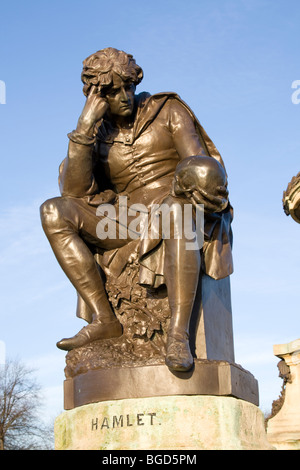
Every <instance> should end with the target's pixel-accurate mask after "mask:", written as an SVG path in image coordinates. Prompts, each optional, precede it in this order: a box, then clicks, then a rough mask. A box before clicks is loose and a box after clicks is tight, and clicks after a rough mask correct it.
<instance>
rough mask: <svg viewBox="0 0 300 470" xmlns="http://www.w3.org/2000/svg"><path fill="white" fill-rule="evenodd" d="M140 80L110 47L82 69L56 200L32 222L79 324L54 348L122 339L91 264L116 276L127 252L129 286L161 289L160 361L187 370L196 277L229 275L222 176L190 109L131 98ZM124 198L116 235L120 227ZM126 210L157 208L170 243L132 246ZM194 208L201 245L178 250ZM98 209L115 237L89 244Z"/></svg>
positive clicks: (174, 99)
mask: <svg viewBox="0 0 300 470" xmlns="http://www.w3.org/2000/svg"><path fill="white" fill-rule="evenodd" d="M142 78H143V71H142V69H141V68H140V67H139V66H138V65H137V64H136V62H135V60H134V59H133V57H132V56H131V55H130V54H126V53H125V52H123V51H119V50H116V49H114V48H106V49H103V50H100V51H98V52H96V53H95V54H92V55H91V56H89V57H88V58H87V59H86V60H85V61H84V62H83V71H82V81H83V83H84V87H83V92H84V94H85V96H86V103H85V106H84V109H83V111H82V113H81V116H80V117H79V120H78V124H77V128H76V130H74V131H73V132H71V133H70V134H69V135H68V137H69V148H68V155H67V158H66V159H65V160H64V161H63V163H62V164H61V166H60V171H59V185H60V190H61V197H57V198H53V199H50V200H48V201H46V202H45V203H44V204H43V205H42V206H41V219H42V225H43V228H44V231H45V233H46V235H47V237H48V240H49V242H50V244H51V247H52V249H53V251H54V254H55V256H56V258H57V260H58V262H59V264H60V266H61V267H62V269H63V270H64V272H65V274H66V275H67V276H68V278H69V279H70V281H71V282H72V284H73V285H74V287H75V289H76V290H77V293H78V296H79V304H78V305H79V306H78V309H79V312H78V316H80V317H81V318H84V319H85V320H87V321H88V325H87V326H85V327H83V328H82V329H81V330H80V331H79V333H78V334H76V335H75V336H74V337H71V338H67V339H62V340H61V341H59V342H58V343H57V346H58V347H59V348H60V349H63V350H67V351H71V350H75V349H76V348H81V347H84V346H86V345H88V344H90V343H91V342H93V341H99V340H101V341H103V340H106V339H111V338H119V337H120V336H121V335H122V325H121V324H120V322H119V320H118V319H117V318H116V315H115V312H114V308H113V307H112V304H111V302H110V301H109V299H108V296H107V292H106V290H105V279H104V276H103V270H102V269H101V262H102V261H103V260H104V259H105V262H106V263H107V260H108V259H109V261H108V262H109V263H115V266H117V268H118V266H119V267H120V269H119V272H121V270H122V268H121V264H120V263H121V262H119V261H116V260H118V256H117V255H116V253H118V252H121V250H123V251H124V247H125V246H126V247H128V249H127V251H126V249H125V253H126V256H127V260H128V259H129V257H130V254H129V253H130V250H131V251H132V252H133V251H134V250H135V252H136V253H137V256H138V265H139V283H140V284H141V285H147V286H152V287H155V288H157V287H158V286H159V285H162V284H164V285H166V287H167V295H168V302H169V307H170V312H171V318H170V324H169V327H168V339H167V345H166V357H165V362H166V364H167V365H168V367H169V368H170V369H171V370H173V371H188V370H190V369H191V367H192V365H193V357H192V355H191V351H190V345H189V325H190V318H191V312H192V308H193V303H194V298H195V293H196V289H197V285H198V280H199V276H200V273H201V271H202V272H204V273H206V274H208V275H209V276H211V277H212V278H214V279H221V278H224V277H226V276H228V275H230V274H231V273H232V257H231V241H232V238H231V237H232V235H231V221H232V208H231V206H230V203H229V202H228V191H227V175H226V170H225V167H224V164H223V161H222V159H221V157H220V155H219V153H218V151H217V150H216V148H215V146H214V144H213V143H212V141H211V140H210V139H209V137H208V136H207V134H206V132H205V131H204V129H203V128H202V126H201V125H200V123H199V122H198V120H197V118H196V117H195V115H194V114H193V112H192V111H191V109H190V108H189V107H188V106H187V105H186V104H185V103H184V102H183V101H182V100H181V99H180V98H179V96H178V95H176V94H175V93H158V94H154V95H152V96H151V95H150V94H149V93H146V92H142V93H140V94H136V93H135V90H136V86H137V85H138V84H139V83H140V82H141V80H142ZM124 198H126V201H127V202H128V208H127V209H128V212H127V214H126V220H127V226H126V227H124V224H123V223H121V222H120V221H121V214H122V210H123V206H122V202H123V200H124ZM136 204H142V205H143V207H146V208H147V210H150V208H151V206H153V205H154V204H157V205H160V204H166V205H167V206H168V207H169V208H170V210H171V214H172V217H171V227H170V236H168V237H166V236H164V233H162V232H160V235H159V236H158V237H157V236H156V237H152V238H151V236H150V237H149V236H148V237H143V236H141V232H138V231H137V236H136V237H135V239H134V240H133V237H132V236H131V235H130V233H129V231H128V230H127V229H128V226H129V225H130V221H131V220H132V219H133V216H132V215H130V208H132V207H135V205H136ZM197 204H198V205H199V204H203V205H204V213H205V225H204V244H203V247H199V249H198V250H197V249H194V250H187V249H186V242H187V241H188V240H187V239H186V237H185V235H184V234H183V236H182V237H181V238H178V237H175V236H174V233H175V232H176V226H177V225H178V224H179V223H181V218H180V217H181V215H182V210H183V208H184V206H185V205H190V206H191V205H192V206H193V208H194V209H195V207H196V206H197ZM101 207H104V208H105V207H106V208H108V212H109V207H112V208H113V209H114V210H115V214H116V217H115V218H114V220H113V222H114V223H115V226H116V233H115V235H116V236H115V237H106V238H105V236H104V237H101V236H99V231H97V227H99V225H98V224H99V221H101V220H102V221H103V220H104V219H105V217H106V215H107V214H106V213H105V211H102V212H101ZM179 221H180V222H179ZM96 256H98V260H99V259H100V261H99V263H98V262H97V263H96V261H95V257H96ZM123 257H124V255H123ZM101 260H102V261H101ZM111 260H112V261H111ZM104 264H105V263H104ZM117 271H118V269H117ZM152 314H153V315H155V312H154V313H153V312H152Z"/></svg>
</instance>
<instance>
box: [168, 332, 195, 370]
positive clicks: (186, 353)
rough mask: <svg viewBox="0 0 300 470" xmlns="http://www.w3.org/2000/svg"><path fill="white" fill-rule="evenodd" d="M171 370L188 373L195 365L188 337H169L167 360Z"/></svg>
mask: <svg viewBox="0 0 300 470" xmlns="http://www.w3.org/2000/svg"><path fill="white" fill-rule="evenodd" d="M165 362H166V365H167V366H168V367H169V369H171V370H173V371H177V372H187V371H189V370H190V369H191V368H192V367H193V364H194V359H193V356H192V354H191V351H190V345H189V340H188V337H187V335H184V336H182V335H176V337H175V336H169V337H168V341H167V354H166V358H165Z"/></svg>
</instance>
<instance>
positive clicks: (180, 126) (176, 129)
mask: <svg viewBox="0 0 300 470" xmlns="http://www.w3.org/2000/svg"><path fill="white" fill-rule="evenodd" d="M169 111H170V112H169V128H170V131H171V133H172V137H173V141H174V145H175V148H176V150H177V153H178V155H179V157H180V159H181V160H182V159H183V158H187V157H190V156H193V155H203V156H204V155H206V156H207V155H208V153H207V151H206V149H205V148H204V146H203V145H202V142H201V140H200V138H199V134H198V132H197V130H196V127H195V121H194V119H193V117H192V115H191V113H190V112H189V111H188V110H187V109H186V108H185V106H184V105H183V104H182V103H181V102H180V101H179V100H177V99H171V100H170V102H169Z"/></svg>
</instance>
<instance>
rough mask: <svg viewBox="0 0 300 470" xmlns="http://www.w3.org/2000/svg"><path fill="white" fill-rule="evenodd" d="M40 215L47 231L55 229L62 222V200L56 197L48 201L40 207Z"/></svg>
mask: <svg viewBox="0 0 300 470" xmlns="http://www.w3.org/2000/svg"><path fill="white" fill-rule="evenodd" d="M40 215H41V221H42V226H43V228H44V230H45V231H47V229H50V228H53V227H55V226H57V225H58V224H59V223H60V220H61V216H62V213H61V198H59V197H56V198H53V199H48V200H47V201H45V202H44V203H43V204H42V205H41V207H40Z"/></svg>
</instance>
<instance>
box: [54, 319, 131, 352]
mask: <svg viewBox="0 0 300 470" xmlns="http://www.w3.org/2000/svg"><path fill="white" fill-rule="evenodd" d="M121 335H122V326H121V323H120V322H119V321H118V320H117V319H116V318H115V319H114V320H112V321H110V322H106V323H104V322H102V321H101V320H98V319H95V320H93V322H92V323H90V324H89V325H86V326H84V327H83V328H82V329H81V330H80V331H79V332H78V333H77V334H76V335H75V336H72V337H71V338H63V339H62V340H61V341H58V343H57V344H56V346H57V347H58V348H59V349H62V350H64V351H71V350H72V349H76V348H80V347H82V346H85V345H87V344H89V343H91V342H92V341H96V340H103V339H110V338H117V337H119V336H121Z"/></svg>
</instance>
